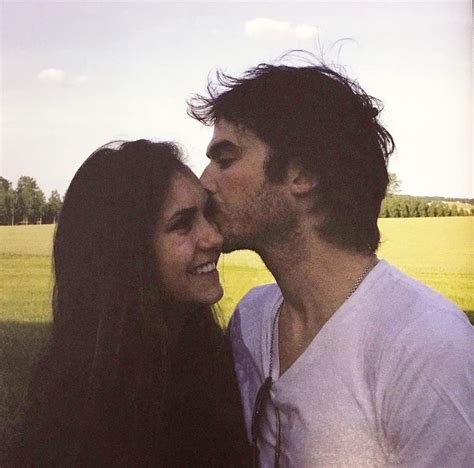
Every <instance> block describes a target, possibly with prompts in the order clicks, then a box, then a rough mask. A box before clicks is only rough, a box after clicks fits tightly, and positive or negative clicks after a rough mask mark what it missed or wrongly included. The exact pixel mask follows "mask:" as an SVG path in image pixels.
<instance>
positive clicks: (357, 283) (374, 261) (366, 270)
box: [268, 256, 378, 468]
mask: <svg viewBox="0 0 474 468" xmlns="http://www.w3.org/2000/svg"><path fill="white" fill-rule="evenodd" d="M377 263H378V259H377V257H375V256H374V258H373V259H372V260H371V261H370V262H369V264H368V265H367V266H366V267H365V268H364V271H363V272H362V273H361V275H360V276H359V277H358V278H357V279H356V281H355V283H354V284H353V286H352V288H351V290H350V291H349V294H348V295H347V296H346V299H345V300H344V302H345V301H347V300H348V299H349V298H350V297H351V296H352V295H353V294H354V293H355V292H356V291H357V288H358V287H359V286H360V284H361V283H362V281H364V278H365V277H366V276H367V275H368V274H369V271H370V270H371V269H372V268H373V267H374V266H375V265H376V264H377ZM284 302H285V300H284V299H282V301H281V303H280V305H279V306H278V309H277V311H276V313H275V316H274V317H273V323H272V333H271V335H270V356H269V360H268V361H269V362H268V377H270V378H271V377H272V370H273V346H274V340H275V328H276V325H277V323H278V319H279V317H280V312H281V309H283V304H284ZM272 383H273V381H272ZM274 408H275V416H276V420H277V444H276V445H277V450H276V453H275V468H277V467H279V466H280V442H281V431H280V413H279V411H278V408H277V407H276V406H274Z"/></svg>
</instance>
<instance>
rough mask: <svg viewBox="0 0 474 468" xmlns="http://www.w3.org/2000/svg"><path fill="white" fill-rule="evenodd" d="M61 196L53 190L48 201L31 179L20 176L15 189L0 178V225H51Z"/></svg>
mask: <svg viewBox="0 0 474 468" xmlns="http://www.w3.org/2000/svg"><path fill="white" fill-rule="evenodd" d="M62 203H63V201H62V199H61V195H59V192H58V191H57V190H53V191H52V192H51V195H50V196H49V198H48V200H46V197H45V195H44V192H43V191H42V190H41V189H40V188H39V187H38V183H37V182H36V180H35V179H34V178H33V177H29V176H21V177H20V178H19V179H18V182H17V185H16V188H13V185H12V183H11V182H10V181H9V180H7V179H5V178H4V177H1V176H0V224H2V225H6V224H11V225H13V224H52V223H55V222H56V220H57V218H58V216H59V212H60V210H61V206H62Z"/></svg>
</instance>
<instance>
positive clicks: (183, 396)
mask: <svg viewBox="0 0 474 468" xmlns="http://www.w3.org/2000/svg"><path fill="white" fill-rule="evenodd" d="M150 361H151V360H150ZM54 362H55V361H54V360H53V359H51V358H49V359H43V362H42V363H41V364H40V366H39V367H38V371H37V372H36V377H35V379H34V380H33V382H36V384H37V389H33V392H32V396H33V400H34V401H33V404H32V406H31V402H30V410H29V412H28V413H27V419H26V423H25V425H24V427H23V430H22V431H21V433H20V434H19V438H18V441H19V443H18V445H17V446H16V447H15V448H14V450H12V451H11V452H10V454H9V456H8V460H5V461H4V462H3V463H2V465H1V466H2V468H9V467H66V466H67V467H68V468H69V467H79V466H80V467H137V468H138V467H170V468H178V467H180V468H181V467H182V468H192V467H240V466H241V467H245V466H249V465H250V462H249V460H250V450H249V446H248V442H247V438H246V435H245V429H244V421H243V416H242V411H241V402H240V394H239V390H238V386H237V381H236V378H235V375H234V366H233V362H232V355H231V350H230V344H229V343H228V341H227V337H226V336H225V335H224V334H223V332H222V330H221V328H220V327H219V326H218V325H217V323H215V321H214V318H213V317H212V315H211V314H210V313H209V311H199V310H198V311H194V312H193V313H192V314H190V316H189V317H188V319H187V320H186V324H185V325H184V328H183V329H182V331H181V333H180V338H179V341H178V344H177V346H176V352H174V353H173V356H172V358H171V361H170V366H169V370H170V372H169V375H168V378H167V382H166V385H162V387H163V389H164V394H163V395H162V397H161V398H157V399H156V400H157V403H156V405H159V406H160V408H159V409H158V410H157V407H158V406H155V407H153V405H154V404H155V403H154V401H153V397H152V398H148V397H147V396H149V394H150V393H151V395H153V391H151V392H150V391H149V390H146V391H145V392H139V391H138V392H134V391H130V390H129V388H130V387H129V386H128V385H127V384H126V381H127V374H126V372H125V374H124V375H122V382H125V383H124V384H123V383H122V384H121V383H120V381H118V382H116V381H114V384H113V386H112V388H110V389H109V390H108V391H107V395H106V398H105V401H106V403H105V404H104V405H103V407H101V408H100V411H98V412H96V413H95V414H96V415H97V414H99V416H98V417H97V416H95V417H94V418H88V417H87V416H85V415H84V412H82V411H81V405H82V404H83V403H81V401H83V397H81V395H83V394H84V393H82V391H83V390H82V388H81V383H80V382H81V380H82V379H81V378H80V375H81V370H80V369H76V370H75V371H74V370H72V371H71V372H72V374H71V375H70V376H69V377H68V378H64V377H63V378H62V380H63V382H64V381H65V380H68V379H69V378H72V376H73V375H74V374H75V375H74V377H75V378H76V379H77V383H74V384H72V385H65V387H66V388H68V392H67V393H66V394H65V393H64V392H62V389H61V388H60V387H61V386H60V385H58V384H57V383H58V378H57V377H54V376H55V375H56V374H55V370H54ZM48 375H52V376H53V377H50V378H49V377H48ZM160 375H161V374H160V373H159V372H158V373H157V377H154V378H155V381H156V380H157V378H158V379H159V378H160ZM151 381H152V380H151ZM43 384H44V385H43ZM145 388H147V389H149V388H150V386H149V385H148V387H145ZM157 392H158V389H157ZM141 394H142V395H145V397H144V399H143V400H142V401H140V395H141ZM77 395H79V396H77ZM143 401H144V402H145V403H144V404H142V402H143ZM77 402H79V403H77ZM137 408H138V413H137ZM148 408H149V411H148ZM137 414H138V415H139V417H138V418H137ZM156 414H160V417H159V419H160V420H159V421H158V422H157V417H156ZM84 421H86V423H85V424H84ZM129 421H130V422H131V424H133V427H131V425H130V423H129Z"/></svg>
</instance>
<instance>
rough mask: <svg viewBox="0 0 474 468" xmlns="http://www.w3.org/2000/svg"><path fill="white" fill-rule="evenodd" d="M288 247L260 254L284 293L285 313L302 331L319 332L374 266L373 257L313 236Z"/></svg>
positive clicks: (303, 237) (265, 250)
mask: <svg viewBox="0 0 474 468" xmlns="http://www.w3.org/2000/svg"><path fill="white" fill-rule="evenodd" d="M312 234H313V233H312ZM291 244H292V245H289V244H288V245H279V246H268V247H267V248H265V249H263V250H264V251H262V252H261V253H260V254H261V256H262V259H263V261H264V262H265V264H266V266H267V268H268V269H269V270H270V271H271V273H272V274H273V276H274V277H275V279H276V281H277V283H278V285H279V287H280V289H281V291H282V293H283V298H284V301H285V310H284V313H285V314H287V315H288V318H291V321H292V322H295V323H300V324H301V326H302V327H304V328H305V329H318V328H319V329H320V328H321V327H322V326H323V325H324V323H326V321H327V320H329V318H330V317H331V316H332V315H333V314H334V312H336V310H337V309H338V308H339V307H340V306H341V305H342V304H343V303H344V302H345V300H346V299H347V297H348V295H349V294H350V292H351V290H352V289H353V287H354V284H355V283H356V282H357V280H358V279H359V278H360V277H361V275H363V273H364V272H365V271H366V270H368V269H369V268H370V267H371V265H374V264H375V257H374V256H373V255H371V254H360V253H355V252H351V251H348V250H346V249H341V248H338V247H335V246H333V245H331V244H328V243H327V242H325V241H324V240H321V239H320V238H319V237H316V236H314V235H312V236H304V235H301V236H299V238H298V239H296V240H295V242H292V243H291Z"/></svg>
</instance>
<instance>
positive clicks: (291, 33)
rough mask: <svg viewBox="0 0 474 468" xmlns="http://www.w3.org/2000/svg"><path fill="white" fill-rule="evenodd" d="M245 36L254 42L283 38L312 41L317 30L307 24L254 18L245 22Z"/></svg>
mask: <svg viewBox="0 0 474 468" xmlns="http://www.w3.org/2000/svg"><path fill="white" fill-rule="evenodd" d="M244 29H245V34H246V35H247V36H249V37H251V38H252V39H255V40H263V41H273V40H276V39H283V38H294V39H302V40H306V39H313V38H314V37H316V35H317V34H318V28H317V27H316V26H311V25H309V24H304V23H298V24H292V23H288V22H287V21H277V20H274V19H270V18H254V19H251V20H248V21H246V22H245V25H244Z"/></svg>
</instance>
